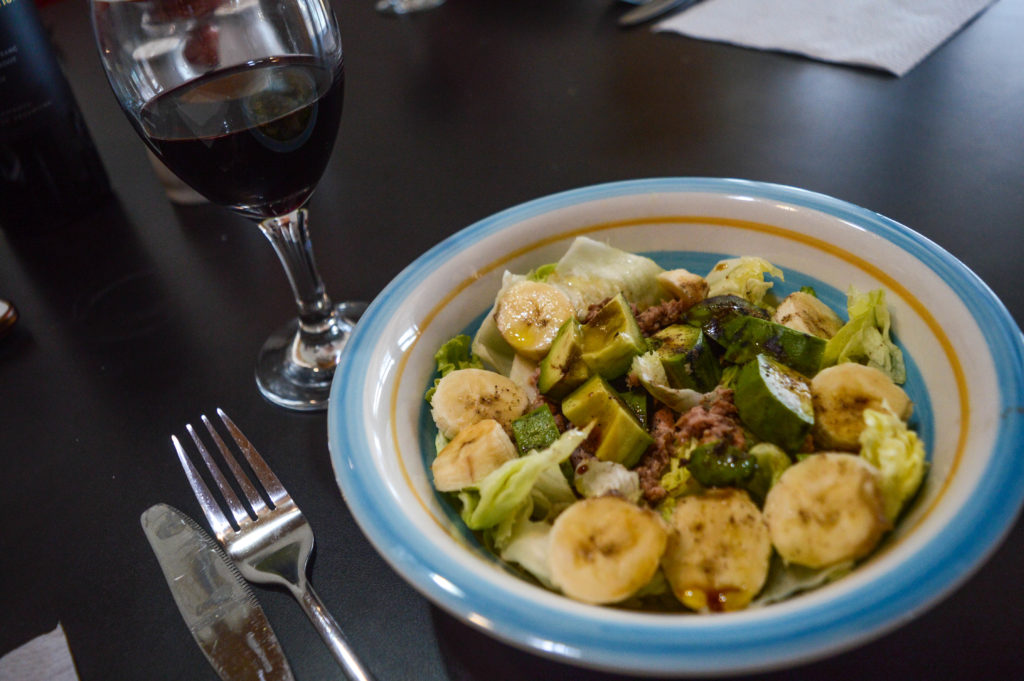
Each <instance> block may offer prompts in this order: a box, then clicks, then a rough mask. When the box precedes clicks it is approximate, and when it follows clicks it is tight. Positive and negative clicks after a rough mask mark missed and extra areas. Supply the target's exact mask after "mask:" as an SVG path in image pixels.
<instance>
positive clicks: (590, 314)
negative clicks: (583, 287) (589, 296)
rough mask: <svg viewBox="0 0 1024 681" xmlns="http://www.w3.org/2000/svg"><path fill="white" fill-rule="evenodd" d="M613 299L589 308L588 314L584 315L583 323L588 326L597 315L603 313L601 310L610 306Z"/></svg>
mask: <svg viewBox="0 0 1024 681" xmlns="http://www.w3.org/2000/svg"><path fill="white" fill-rule="evenodd" d="M610 300H611V298H605V299H604V300H602V301H601V302H600V303H593V304H592V305H589V306H588V307H587V313H586V314H585V315H583V319H582V320H581V323H583V324H586V323H588V322H590V321H591V320H593V319H594V317H596V316H597V313H598V312H600V311H601V308H602V307H604V306H605V305H607V304H608V301H610Z"/></svg>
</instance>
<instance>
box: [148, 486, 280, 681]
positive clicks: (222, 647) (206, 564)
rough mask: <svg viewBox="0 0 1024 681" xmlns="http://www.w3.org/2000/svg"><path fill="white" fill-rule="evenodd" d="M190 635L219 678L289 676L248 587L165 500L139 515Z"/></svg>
mask: <svg viewBox="0 0 1024 681" xmlns="http://www.w3.org/2000/svg"><path fill="white" fill-rule="evenodd" d="M140 521H141V523H142V530H143V532H145V533H146V539H148V540H149V544H150V546H152V547H153V553H155V554H156V558H157V561H158V562H159V563H160V569H161V570H163V573H164V578H165V579H166V580H167V586H169V587H170V589H171V595H172V596H173V597H174V602H175V604H177V606H178V610H179V611H180V612H181V616H182V618H183V619H184V620H185V624H186V625H187V626H188V630H189V633H191V634H192V638H194V639H195V641H196V643H198V644H199V649H200V650H202V651H203V655H205V656H206V659H207V660H209V662H210V665H211V666H212V667H213V668H214V669H215V670H216V672H217V674H218V675H219V676H220V678H222V679H224V681H293V679H294V677H293V676H292V671H291V669H290V668H289V667H288V661H287V660H286V659H285V656H284V652H283V651H282V650H281V644H280V643H278V641H277V637H276V636H275V635H274V630H273V629H271V628H270V622H268V621H267V616H266V615H265V614H263V608H261V607H260V604H259V603H258V602H257V601H256V596H254V595H253V593H252V589H250V588H249V585H248V583H246V581H245V580H244V579H242V575H240V574H239V573H238V569H237V568H236V567H235V566H234V564H232V562H231V561H230V560H228V557H227V556H226V555H224V551H222V550H221V548H220V547H219V546H217V544H216V543H214V541H213V540H212V539H210V536H209V535H208V534H206V532H204V531H203V530H202V528H201V527H199V525H197V524H196V522H195V521H194V520H192V519H191V518H189V517H188V516H186V515H185V514H183V513H182V512H180V511H178V510H177V509H175V508H172V507H170V506H168V505H167V504H156V505H155V506H151V507H149V508H148V509H146V511H145V513H143V514H142V517H141V518H140Z"/></svg>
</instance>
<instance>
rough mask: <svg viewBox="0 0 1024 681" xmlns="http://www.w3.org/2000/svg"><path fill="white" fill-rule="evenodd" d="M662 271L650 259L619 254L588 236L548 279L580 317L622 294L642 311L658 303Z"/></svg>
mask: <svg viewBox="0 0 1024 681" xmlns="http://www.w3.org/2000/svg"><path fill="white" fill-rule="evenodd" d="M662 271H663V270H662V268H661V267H660V266H659V265H658V264H657V263H656V262H654V261H653V260H651V259H650V258H645V257H643V256H640V255H636V254H634V253H629V252H627V251H623V250H620V249H618V248H615V247H613V246H609V245H608V244H606V243H603V242H600V241H595V240H594V239H590V238H587V237H585V236H581V237H577V238H576V240H575V241H573V243H572V245H571V246H569V250H567V251H566V252H565V255H563V256H562V258H561V260H559V261H558V263H556V265H555V269H554V272H551V273H550V274H549V275H548V278H547V279H546V281H547V283H549V284H553V285H555V286H558V287H559V288H560V289H562V290H563V291H564V292H565V293H566V294H567V295H568V296H569V300H571V301H572V302H573V306H574V307H575V308H576V312H577V313H578V314H583V313H585V312H586V310H587V307H589V306H590V305H593V304H594V303H599V302H601V301H602V300H604V299H605V298H611V297H613V296H614V295H615V294H617V293H619V292H620V291H621V292H622V294H623V295H624V296H626V300H628V301H629V302H631V303H635V304H637V305H639V306H640V307H647V306H649V305H653V304H654V303H657V302H659V301H660V300H662V298H664V296H665V293H664V291H663V290H662V287H661V285H660V284H659V283H658V275H659V274H660V273H661V272H662Z"/></svg>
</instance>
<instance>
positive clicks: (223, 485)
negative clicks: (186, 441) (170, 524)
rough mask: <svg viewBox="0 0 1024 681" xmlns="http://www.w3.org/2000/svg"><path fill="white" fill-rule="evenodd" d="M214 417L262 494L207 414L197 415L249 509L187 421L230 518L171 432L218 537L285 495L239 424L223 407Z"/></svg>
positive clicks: (278, 501) (279, 482) (253, 518)
mask: <svg viewBox="0 0 1024 681" xmlns="http://www.w3.org/2000/svg"><path fill="white" fill-rule="evenodd" d="M217 416H219V417H220V420H221V421H222V422H223V423H224V426H225V427H226V428H227V430H228V432H229V433H230V434H231V438H232V439H233V440H234V441H235V444H236V445H237V446H238V449H239V451H241V452H242V455H243V456H244V457H245V460H246V462H247V463H248V464H249V467H250V468H251V469H252V472H253V473H254V474H255V476H256V479H257V480H258V481H259V483H260V485H261V486H262V488H263V490H264V492H265V494H266V500H265V499H264V496H263V495H261V493H260V491H259V490H258V489H257V488H256V486H255V485H254V484H253V483H252V481H251V480H250V479H249V476H248V475H247V474H246V473H245V471H244V470H243V469H242V467H241V466H240V465H239V463H238V460H237V459H236V458H235V457H234V455H232V453H231V450H230V449H229V448H228V446H227V444H225V442H224V440H223V439H222V438H221V437H220V435H219V434H218V433H217V431H216V430H215V429H214V427H213V424H212V423H211V422H210V419H208V418H207V417H206V415H205V414H204V415H202V416H200V419H201V420H202V422H203V425H205V426H206V430H207V432H208V433H209V434H210V437H211V438H212V439H213V442H214V443H215V444H216V445H217V449H218V450H220V454H221V457H222V458H223V460H224V462H225V463H227V465H228V468H229V469H230V470H231V473H232V474H233V476H234V478H235V481H236V482H237V484H238V486H239V488H240V489H241V490H242V493H243V494H244V495H245V497H246V499H247V500H248V502H249V504H248V508H247V507H246V506H245V505H244V504H243V503H242V502H241V501H240V500H239V498H238V495H237V494H236V493H235V490H234V489H233V488H232V487H231V484H230V483H229V482H228V479H227V477H226V476H225V475H224V474H223V473H222V472H221V469H220V466H218V465H217V463H216V461H214V459H213V457H212V456H211V454H210V451H209V450H208V449H207V448H206V445H205V444H204V443H203V441H202V439H201V438H200V437H199V434H198V433H197V432H196V430H195V429H194V428H193V427H192V424H186V425H185V430H187V431H188V434H189V436H190V437H191V438H192V442H194V443H195V445H196V448H197V449H198V450H199V455H200V456H201V457H202V459H203V462H204V463H205V464H206V467H207V469H209V471H210V475H211V477H212V478H213V480H214V482H215V483H216V485H217V489H218V490H220V493H221V496H222V497H223V498H224V501H225V503H226V504H227V507H228V509H229V510H230V512H231V516H232V520H229V519H228V518H227V517H226V516H225V515H224V513H223V512H222V510H221V506H220V504H218V503H217V501H216V499H215V498H214V496H213V494H212V493H211V492H210V489H209V487H207V485H206V483H205V482H204V480H203V478H202V476H201V475H200V474H199V471H198V470H196V467H195V466H194V465H193V464H192V461H191V459H190V458H189V456H188V455H187V454H186V453H185V450H184V448H183V447H182V446H181V442H180V441H179V440H178V438H177V437H176V436H174V435H172V436H171V442H172V443H173V444H174V448H175V450H176V451H177V452H178V459H179V460H180V461H181V465H182V468H183V469H184V470H185V477H186V478H188V482H189V484H190V485H191V487H192V491H193V492H194V493H195V496H196V499H197V500H198V501H199V505H200V506H201V507H202V509H203V513H205V514H206V517H207V520H209V521H210V526H211V529H213V531H214V533H215V534H216V535H217V536H218V537H222V536H223V535H224V534H227V533H228V532H230V531H231V530H235V531H237V530H238V529H239V528H241V527H242V526H244V525H246V524H247V523H249V522H252V521H253V520H255V519H256V518H257V517H258V516H259V515H260V514H261V513H263V512H264V511H266V510H267V508H268V503H267V502H268V501H269V506H270V508H275V507H276V506H277V505H278V504H279V503H280V502H281V501H283V500H284V499H286V498H287V497H288V493H287V491H286V490H285V489H284V486H282V485H281V481H280V480H278V478H277V476H276V475H274V472H273V471H272V470H271V469H270V467H269V466H268V465H267V463H266V461H264V460H263V457H262V456H260V454H259V452H258V451H256V448H255V447H254V446H253V445H252V443H251V442H249V440H248V438H246V437H245V435H244V434H242V431H241V430H239V429H238V426H236V425H235V424H234V422H233V421H232V420H231V419H230V418H229V417H228V415H227V414H225V413H224V411H223V410H222V409H219V408H218V409H217Z"/></svg>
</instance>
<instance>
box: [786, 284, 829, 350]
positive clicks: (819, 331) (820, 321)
mask: <svg viewBox="0 0 1024 681" xmlns="http://www.w3.org/2000/svg"><path fill="white" fill-rule="evenodd" d="M772 321H773V322H775V323H776V324H782V325H783V326H788V327H789V328H791V329H796V330H797V331H803V332H804V333H809V334H811V335H812V336H817V337H818V338H824V339H825V340H828V339H829V338H831V337H832V336H834V335H836V333H837V332H838V331H839V329H840V328H842V326H843V320H842V319H840V318H839V315H837V314H836V313H835V311H834V310H833V309H832V308H830V307H829V306H828V305H826V304H825V303H823V302H821V301H820V300H818V299H817V298H815V297H814V296H812V295H811V294H810V293H804V292H803V291H796V292H795V293H790V294H789V295H788V296H786V297H785V298H783V300H782V302H781V303H779V306H778V307H777V308H776V309H775V314H774V315H772Z"/></svg>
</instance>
